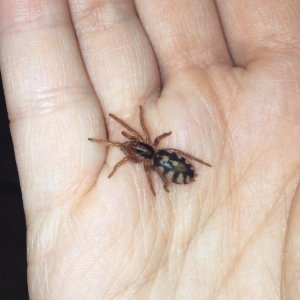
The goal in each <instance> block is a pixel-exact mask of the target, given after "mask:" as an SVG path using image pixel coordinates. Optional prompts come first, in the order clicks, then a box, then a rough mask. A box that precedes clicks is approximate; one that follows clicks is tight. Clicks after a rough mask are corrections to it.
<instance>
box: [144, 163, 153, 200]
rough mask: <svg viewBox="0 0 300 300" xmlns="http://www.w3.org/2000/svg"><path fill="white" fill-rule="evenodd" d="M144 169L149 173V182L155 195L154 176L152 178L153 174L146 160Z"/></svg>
mask: <svg viewBox="0 0 300 300" xmlns="http://www.w3.org/2000/svg"><path fill="white" fill-rule="evenodd" d="M144 169H145V172H146V174H147V179H148V182H149V185H150V189H151V192H152V194H153V196H155V190H154V186H153V182H152V178H151V174H150V166H149V165H148V164H147V163H146V162H144Z"/></svg>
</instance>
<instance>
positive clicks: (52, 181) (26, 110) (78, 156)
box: [0, 0, 105, 209]
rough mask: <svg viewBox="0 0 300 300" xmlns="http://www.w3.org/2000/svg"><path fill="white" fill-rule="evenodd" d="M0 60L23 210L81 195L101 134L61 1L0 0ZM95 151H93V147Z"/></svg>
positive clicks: (96, 160) (92, 174) (92, 175)
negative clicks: (95, 142) (94, 143)
mask: <svg viewBox="0 0 300 300" xmlns="http://www.w3.org/2000/svg"><path fill="white" fill-rule="evenodd" d="M0 20H1V21H0V43H1V47H0V49H1V50H0V64H1V70H2V77H3V82H4V88H5V94H6V99H7V107H8V112H9V118H10V121H11V131H12V135H13V141H14V146H15V153H16V158H17V163H18V169H19V174H20V180H21V185H22V191H23V198H24V202H25V208H26V209H28V208H35V209H36V208H37V207H45V204H46V203H47V204H48V205H54V204H57V200H58V199H59V200H61V199H62V198H66V197H68V198H69V195H70V193H75V191H76V192H78V194H79V195H80V193H84V192H85V191H86V190H87V189H89V188H90V186H91V184H92V183H93V181H94V180H95V179H96V175H97V170H98V169H99V164H101V162H102V161H103V158H104V157H103V156H104V153H101V152H100V155H99V152H98V151H102V150H101V149H97V150H96V149H95V148H93V147H92V143H90V142H89V141H88V140H87V138H88V137H91V136H98V137H101V136H102V137H104V136H105V133H104V130H105V129H104V126H103V121H102V116H101V111H100V108H99V103H98V101H97V98H96V96H95V94H94V92H93V89H92V87H91V85H90V83H89V80H88V78H87V75H86V73H85V68H84V66H83V63H82V61H81V57H80V52H79V49H78V46H77V44H76V37H75V34H74V32H73V30H72V24H71V19H70V17H69V15H68V6H67V3H66V1H61V0H52V1H30V0H27V1H18V0H16V1H0ZM96 151H97V152H96Z"/></svg>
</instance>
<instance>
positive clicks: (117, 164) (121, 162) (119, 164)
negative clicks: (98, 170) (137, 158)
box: [108, 156, 129, 178]
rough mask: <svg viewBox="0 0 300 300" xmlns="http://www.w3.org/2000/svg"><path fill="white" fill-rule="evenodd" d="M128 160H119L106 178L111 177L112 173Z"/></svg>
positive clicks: (126, 158) (125, 158)
mask: <svg viewBox="0 0 300 300" xmlns="http://www.w3.org/2000/svg"><path fill="white" fill-rule="evenodd" d="M128 160H129V157H128V156H125V157H124V158H123V159H121V160H120V161H119V162H118V163H116V164H115V166H114V168H113V169H112V171H111V172H110V174H109V175H108V178H110V177H111V176H113V175H114V173H115V172H116V171H117V169H118V168H119V167H121V166H122V165H123V164H124V163H125V162H126V161H128Z"/></svg>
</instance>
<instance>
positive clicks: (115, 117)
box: [109, 114, 144, 141]
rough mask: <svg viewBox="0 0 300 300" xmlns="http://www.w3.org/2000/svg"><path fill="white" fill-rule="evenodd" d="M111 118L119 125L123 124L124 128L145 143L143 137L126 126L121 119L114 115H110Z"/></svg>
mask: <svg viewBox="0 0 300 300" xmlns="http://www.w3.org/2000/svg"><path fill="white" fill-rule="evenodd" d="M109 116H110V117H112V118H113V119H114V120H115V121H117V122H118V123H119V124H121V125H122V126H123V127H125V128H126V129H127V130H128V131H130V132H131V133H132V134H133V135H134V136H135V137H136V138H137V139H138V140H140V141H144V139H143V137H142V136H141V135H140V134H139V133H138V132H137V131H136V130H134V129H133V128H132V127H130V126H129V125H128V124H126V123H125V122H124V121H123V120H121V119H120V118H118V117H117V116H115V115H113V114H109Z"/></svg>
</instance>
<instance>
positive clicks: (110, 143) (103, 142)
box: [88, 138, 122, 148]
mask: <svg viewBox="0 0 300 300" xmlns="http://www.w3.org/2000/svg"><path fill="white" fill-rule="evenodd" d="M88 140H89V141H90V142H94V143H99V144H105V145H107V146H115V147H119V148H121V147H122V143H118V142H111V141H107V140H98V139H94V138H88Z"/></svg>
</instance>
